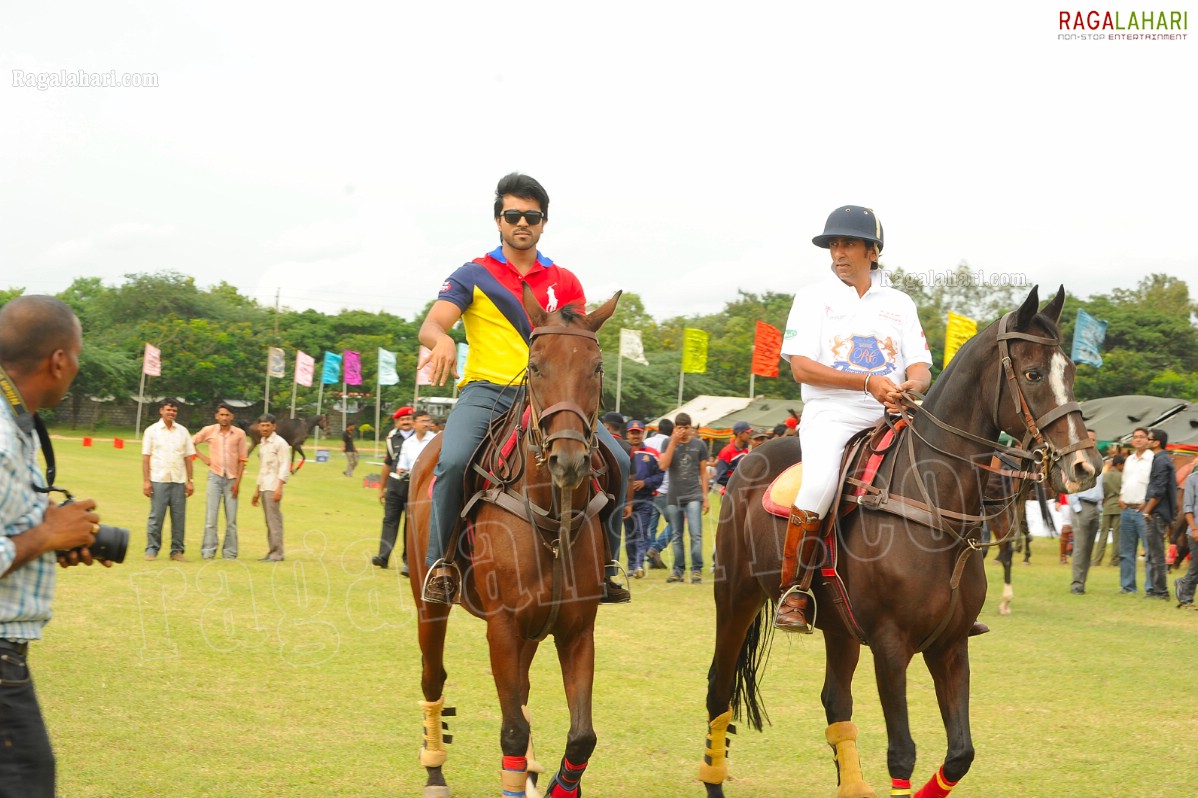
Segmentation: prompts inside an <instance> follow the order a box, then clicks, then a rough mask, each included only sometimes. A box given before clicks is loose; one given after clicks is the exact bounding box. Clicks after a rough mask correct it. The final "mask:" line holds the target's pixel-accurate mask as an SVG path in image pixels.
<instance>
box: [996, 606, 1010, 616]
mask: <svg viewBox="0 0 1198 798" xmlns="http://www.w3.org/2000/svg"><path fill="white" fill-rule="evenodd" d="M998 614H999V615H1010V614H1011V605H1010V604H999V605H998Z"/></svg>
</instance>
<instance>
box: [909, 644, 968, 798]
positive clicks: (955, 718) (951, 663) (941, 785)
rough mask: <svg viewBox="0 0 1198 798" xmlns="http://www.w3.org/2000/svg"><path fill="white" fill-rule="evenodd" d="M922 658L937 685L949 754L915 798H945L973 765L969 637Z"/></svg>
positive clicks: (928, 653) (937, 697)
mask: <svg viewBox="0 0 1198 798" xmlns="http://www.w3.org/2000/svg"><path fill="white" fill-rule="evenodd" d="M923 658H924V662H926V663H927V666H928V671H929V672H930V673H931V674H932V681H933V683H935V685H936V701H937V702H938V703H939V704H940V717H941V719H942V720H943V721H944V731H945V734H946V736H947V737H948V753H947V755H946V756H945V758H944V764H943V765H941V766H940V769H939V770H938V771H936V773H935V774H934V775H933V776H932V778H930V779H928V783H927V784H925V785H924V786H923V787H922V788H921V789H920V791H919V792H917V793H916V794H915V798H944V796H946V795H948V794H949V792H951V791H952V789H953V787H955V786H957V782H959V781H960V780H961V779H962V777H964V776H965V774H966V773H968V772H969V766H970V765H972V764H973V755H974V751H973V738H972V736H971V734H970V731H969V639H968V638H965V637H963V638H961V639H960V640H958V641H956V642H954V643H951V644H949V645H947V646H946V647H945V648H943V649H938V650H937V651H936V652H935V653H932V652H927V653H925V654H924V656H923Z"/></svg>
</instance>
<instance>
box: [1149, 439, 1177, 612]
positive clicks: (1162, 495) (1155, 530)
mask: <svg viewBox="0 0 1198 798" xmlns="http://www.w3.org/2000/svg"><path fill="white" fill-rule="evenodd" d="M1168 443H1169V433H1167V432H1165V431H1164V430H1163V429H1154V430H1151V431H1150V432H1149V433H1148V446H1149V448H1151V449H1152V469H1151V472H1150V474H1149V477H1148V490H1147V491H1145V492H1144V507H1143V511H1144V522H1145V530H1146V532H1145V539H1146V541H1147V542H1146V543H1145V545H1144V549H1145V553H1146V557H1145V558H1144V597H1145V598H1154V599H1164V600H1168V598H1169V586H1168V580H1167V579H1166V576H1167V573H1168V566H1167V565H1166V564H1165V538H1166V537H1167V536H1168V534H1169V527H1170V526H1172V524H1173V516H1174V515H1176V514H1177V470H1176V469H1175V468H1174V467H1173V460H1172V459H1171V458H1170V457H1169V453H1168V452H1166V451H1165V446H1166V445H1167V444H1168Z"/></svg>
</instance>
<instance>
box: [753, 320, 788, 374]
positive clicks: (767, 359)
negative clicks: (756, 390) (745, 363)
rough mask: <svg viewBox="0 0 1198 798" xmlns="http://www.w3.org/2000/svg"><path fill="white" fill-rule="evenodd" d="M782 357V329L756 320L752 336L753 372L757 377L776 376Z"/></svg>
mask: <svg viewBox="0 0 1198 798" xmlns="http://www.w3.org/2000/svg"><path fill="white" fill-rule="evenodd" d="M781 357H782V331H781V330H779V329H778V328H777V327H775V326H773V325H772V324H766V323H765V322H764V321H759V322H757V334H756V335H755V336H754V337H753V373H754V374H756V375H757V376H758V377H777V376H778V359H779V358H781Z"/></svg>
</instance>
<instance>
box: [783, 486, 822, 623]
mask: <svg viewBox="0 0 1198 798" xmlns="http://www.w3.org/2000/svg"><path fill="white" fill-rule="evenodd" d="M819 528H820V518H819V516H818V515H816V514H815V513H813V512H810V511H809V510H792V511H791V513H790V520H789V521H788V522H787V524H786V543H785V545H784V546H783V548H782V595H781V598H780V599H779V600H778V614H777V615H776V616H775V618H774V628H776V629H782V630H783V631H787V632H801V633H802V634H811V629H812V627H811V624H810V623H809V622H808V621H807V596H806V593H807V591H809V590H810V589H811V578H812V576H813V575H814V572H815V566H816V565H818V562H816V558H815V555H816V551H817V549H818V548H819V543H820V540H819Z"/></svg>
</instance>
